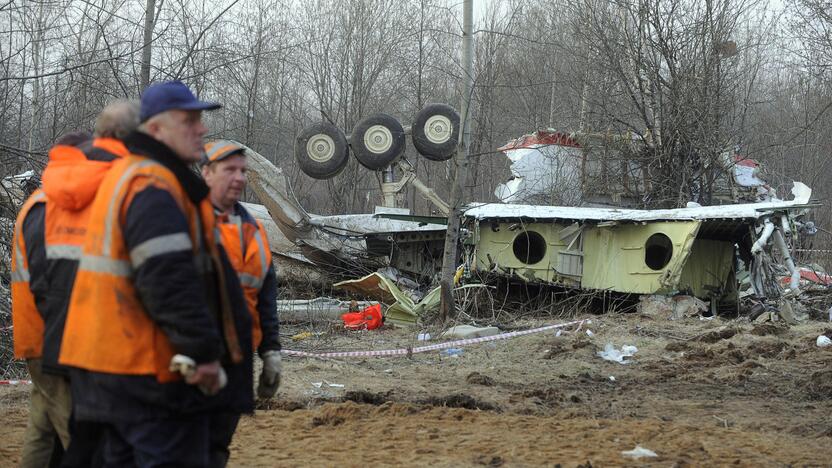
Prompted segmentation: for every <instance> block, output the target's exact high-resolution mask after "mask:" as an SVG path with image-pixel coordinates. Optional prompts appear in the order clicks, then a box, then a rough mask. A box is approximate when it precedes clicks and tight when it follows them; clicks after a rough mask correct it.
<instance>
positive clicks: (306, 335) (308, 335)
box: [292, 331, 315, 341]
mask: <svg viewBox="0 0 832 468" xmlns="http://www.w3.org/2000/svg"><path fill="white" fill-rule="evenodd" d="M313 336H315V334H314V333H312V332H310V331H305V332H300V333H298V334H296V335H292V341H301V340H305V339H307V338H312V337H313Z"/></svg>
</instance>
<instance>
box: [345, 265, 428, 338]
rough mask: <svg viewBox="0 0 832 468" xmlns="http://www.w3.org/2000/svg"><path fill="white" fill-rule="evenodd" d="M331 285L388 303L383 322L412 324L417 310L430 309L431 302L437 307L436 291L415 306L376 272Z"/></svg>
mask: <svg viewBox="0 0 832 468" xmlns="http://www.w3.org/2000/svg"><path fill="white" fill-rule="evenodd" d="M333 286H334V287H335V288H338V289H342V290H345V291H349V292H352V293H355V294H357V295H359V296H361V297H367V298H371V299H373V300H376V301H379V302H381V303H383V304H385V305H388V308H387V311H386V312H385V314H384V317H385V323H389V324H393V325H400V326H410V325H414V324H416V320H417V318H418V313H417V311H421V310H422V309H425V308H428V309H432V308H433V307H430V306H431V305H433V303H435V307H439V302H438V300H439V295H438V293H437V294H432V293H433V292H434V291H431V293H429V294H428V295H427V296H426V297H425V298H423V299H422V301H421V302H420V303H419V304H420V307H417V304H416V302H415V301H414V300H413V299H412V298H411V297H410V296H409V295H408V294H406V293H404V292H403V291H402V290H401V289H399V287H398V286H396V285H395V284H394V283H393V281H391V280H390V279H389V278H386V277H384V276H382V275H380V274H378V273H371V274H369V275H367V276H365V277H363V278H360V279H357V280H348V281H341V282H340V283H335V284H334V285H333Z"/></svg>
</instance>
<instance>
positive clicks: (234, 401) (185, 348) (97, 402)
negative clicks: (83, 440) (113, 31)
mask: <svg viewBox="0 0 832 468" xmlns="http://www.w3.org/2000/svg"><path fill="white" fill-rule="evenodd" d="M125 143H126V144H127V146H128V149H129V150H130V152H131V153H133V154H136V155H140V156H145V157H147V158H150V159H153V160H155V161H157V162H159V163H160V164H162V165H163V166H165V167H166V168H168V169H169V170H170V171H171V172H172V173H173V174H174V175H175V176H176V178H177V180H178V181H179V183H180V184H181V186H182V188H183V189H184V191H185V192H186V193H187V195H188V198H189V199H190V201H191V202H192V203H194V204H195V205H198V204H199V203H200V202H202V200H204V199H205V198H206V197H207V196H208V188H207V186H205V183H204V182H203V181H202V180H201V179H200V178H199V177H197V176H196V174H194V173H193V172H192V171H191V170H190V169H189V168H188V167H187V166H186V165H185V164H184V163H183V162H182V161H181V160H180V159H179V158H178V157H177V156H176V155H175V154H174V153H173V151H172V150H171V149H170V148H168V147H167V146H166V145H164V144H162V143H161V142H159V141H156V140H154V139H153V138H151V137H149V136H148V135H145V134H143V133H138V132H137V133H134V134H132V135H130V136H129V137H128V138H127V139H126V140H125ZM122 222H123V226H122V229H123V234H124V240H125V244H126V247H127V248H128V250H129V249H132V248H133V247H135V246H138V245H140V244H142V243H143V242H145V241H147V240H149V239H153V238H156V237H159V236H164V235H168V234H176V233H179V232H186V233H187V232H188V226H187V222H186V220H185V216H184V214H183V213H182V211H181V210H180V209H179V207H178V205H177V203H176V201H175V200H174V198H173V197H172V195H171V194H170V193H168V192H167V191H165V190H162V189H159V188H156V187H153V186H148V187H147V188H144V189H143V190H141V191H140V192H138V193H137V194H136V195H135V196H134V197H133V198H132V200H130V201H129V206H127V207H126V216H125V219H124V220H123V221H122ZM218 264H219V265H221V267H222V270H223V272H224V273H225V274H224V275H223V276H224V279H225V282H224V283H223V282H221V281H220V279H219V275H218V273H217V272H216V271H209V272H206V273H205V274H204V275H200V274H198V273H197V270H196V267H195V263H194V258H193V254H192V253H190V252H186V251H177V252H168V253H164V254H161V255H155V256H152V257H149V258H147V259H146V260H145V261H144V262H143V263H142V264H141V265H140V266H139V267H138V268H137V269H136V270H135V272H134V276H133V277H134V280H133V281H134V286H135V288H136V291H137V293H138V295H139V297H140V299H141V301H142V304H143V306H144V308H145V310H146V311H147V313H148V315H150V317H151V318H152V319H153V320H154V322H156V323H157V324H158V325H159V326H160V328H162V330H163V332H164V333H165V335H166V336H167V337H168V339H169V340H170V342H171V344H172V345H173V347H174V348H175V349H176V350H177V352H179V353H181V354H185V355H187V356H189V357H191V358H193V359H194V360H195V361H197V363H202V362H210V361H212V360H215V359H219V360H220V362H221V363H222V365H223V368H224V369H225V371H226V372H227V374H228V378H229V381H228V385H227V386H226V387H225V388H224V389H223V390H222V391H220V393H219V394H218V395H215V396H213V397H206V396H205V395H203V394H202V393H201V392H200V391H199V390H198V389H197V388H196V387H195V386H193V385H187V384H186V383H184V382H183V381H177V382H173V383H164V384H162V383H159V382H158V381H157V380H156V378H155V377H153V376H130V375H120V374H105V373H99V372H88V371H83V370H78V369H73V371H72V377H71V382H72V391H73V399H74V401H75V405H76V410H77V415H78V419H80V420H94V421H135V420H142V419H153V418H163V417H171V416H176V415H180V414H188V413H196V412H203V411H214V410H222V411H232V412H251V411H253V407H254V395H253V390H252V389H253V369H252V353H253V351H252V349H251V319H250V316H249V315H248V312H247V310H246V306H245V300H244V298H243V292H242V288H241V287H240V285H239V282H238V280H237V278H236V275H235V274H234V270H233V268H232V267H231V265H230V262H229V261H228V259H227V258H226V256H225V253H224V252H222V250H220V259H218ZM221 288H222V289H223V290H224V291H226V292H227V294H228V297H229V300H230V302H231V305H232V309H233V312H234V314H233V316H234V322H235V328H236V332H237V337H238V341H239V345H240V347H241V351H242V354H243V356H244V359H243V362H242V363H239V364H233V363H232V362H231V360H230V358H229V356H228V353H227V352H226V346H225V345H224V341H223V339H221V337H222V336H223V331H222V328H221V327H220V323H221V321H220V317H219V314H220V312H219V306H218V304H219V303H220V300H219V291H220V289H221ZM206 315H207V316H208V317H210V321H208V322H205V321H204V319H203V317H205V316H206ZM195 327H196V328H195ZM186 331H187V333H185V332H186Z"/></svg>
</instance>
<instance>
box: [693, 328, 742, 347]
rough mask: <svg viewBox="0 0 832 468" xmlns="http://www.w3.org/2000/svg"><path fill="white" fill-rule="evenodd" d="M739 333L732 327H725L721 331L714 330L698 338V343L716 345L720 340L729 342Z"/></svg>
mask: <svg viewBox="0 0 832 468" xmlns="http://www.w3.org/2000/svg"><path fill="white" fill-rule="evenodd" d="M737 333H739V329H737V328H734V327H725V328H723V329H721V330H715V331H712V332H708V333H705V334H704V335H702V336H700V337H699V340H698V341H701V342H703V343H717V342H719V341H722V340H730V339H731V338H733V337H734V335H736V334H737Z"/></svg>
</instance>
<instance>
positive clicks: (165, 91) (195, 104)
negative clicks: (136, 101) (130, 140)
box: [139, 81, 222, 122]
mask: <svg viewBox="0 0 832 468" xmlns="http://www.w3.org/2000/svg"><path fill="white" fill-rule="evenodd" d="M220 107H222V104H220V103H218V102H207V101H200V100H199V99H197V98H196V96H194V93H192V92H191V90H190V89H188V87H187V86H185V84H184V83H182V82H181V81H165V82H163V83H156V84H152V85H150V86H148V87H147V89H145V90H144V92H143V93H142V108H141V112H140V114H139V118H140V119H141V121H142V122H144V121H146V120H147V119H149V118H151V117H153V116H154V115H156V114H161V113H162V112H165V111H169V110H214V109H219V108H220Z"/></svg>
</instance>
